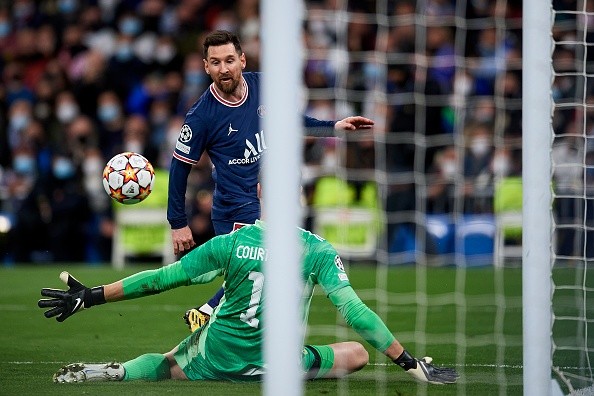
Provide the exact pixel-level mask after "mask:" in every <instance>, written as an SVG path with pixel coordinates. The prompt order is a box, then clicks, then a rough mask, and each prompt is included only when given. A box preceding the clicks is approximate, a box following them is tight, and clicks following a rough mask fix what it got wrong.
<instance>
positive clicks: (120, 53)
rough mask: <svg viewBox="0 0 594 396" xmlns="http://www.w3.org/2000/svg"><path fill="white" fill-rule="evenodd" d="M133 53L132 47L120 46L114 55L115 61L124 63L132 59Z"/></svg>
mask: <svg viewBox="0 0 594 396" xmlns="http://www.w3.org/2000/svg"><path fill="white" fill-rule="evenodd" d="M133 55H134V53H133V52H132V47H131V46H130V45H127V44H125V45H120V46H119V47H118V48H117V50H116V53H115V56H116V59H117V60H119V61H120V62H126V61H129V60H130V59H132V56H133Z"/></svg>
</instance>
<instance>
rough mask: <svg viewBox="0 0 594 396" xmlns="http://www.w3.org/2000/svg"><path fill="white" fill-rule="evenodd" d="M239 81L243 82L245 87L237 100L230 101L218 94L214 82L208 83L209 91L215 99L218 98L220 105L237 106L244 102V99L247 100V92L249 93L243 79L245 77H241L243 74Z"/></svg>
mask: <svg viewBox="0 0 594 396" xmlns="http://www.w3.org/2000/svg"><path fill="white" fill-rule="evenodd" d="M241 83H242V84H243V87H244V88H245V94H244V95H243V97H242V98H241V99H239V100H238V101H237V102H231V101H229V100H226V99H224V98H223V97H222V96H221V95H219V93H218V92H217V90H216V89H215V86H214V82H213V83H211V84H210V92H211V93H212V96H214V98H215V99H216V100H218V101H219V102H220V103H221V104H222V105H225V106H227V107H239V106H241V105H242V104H244V103H245V101H246V100H247V97H248V94H249V88H248V85H247V82H246V81H245V78H243V76H242V77H241Z"/></svg>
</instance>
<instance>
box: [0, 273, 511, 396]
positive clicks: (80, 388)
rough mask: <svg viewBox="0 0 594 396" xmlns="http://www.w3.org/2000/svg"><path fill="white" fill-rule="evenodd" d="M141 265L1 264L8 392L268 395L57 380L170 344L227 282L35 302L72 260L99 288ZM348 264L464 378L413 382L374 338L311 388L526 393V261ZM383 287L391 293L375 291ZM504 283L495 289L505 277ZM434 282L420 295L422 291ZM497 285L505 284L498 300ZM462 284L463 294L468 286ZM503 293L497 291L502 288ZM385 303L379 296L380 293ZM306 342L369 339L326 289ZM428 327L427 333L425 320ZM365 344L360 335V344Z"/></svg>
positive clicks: (414, 347) (216, 387)
mask: <svg viewBox="0 0 594 396" xmlns="http://www.w3.org/2000/svg"><path fill="white" fill-rule="evenodd" d="M143 268H144V267H140V266H132V267H128V268H127V269H126V270H125V271H122V272H118V271H115V270H113V269H111V268H110V267H90V266H61V267H58V266H18V267H11V268H0V395H39V394H43V395H64V394H91V395H112V394H113V395H115V394H125V395H143V396H147V395H157V394H158V395H161V394H182V392H186V391H187V392H193V393H196V392H197V391H203V392H204V393H208V394H210V395H231V394H241V395H251V394H260V393H261V385H259V384H241V385H238V384H230V383H218V382H205V383H190V382H182V381H163V382H160V383H149V382H125V383H124V382H122V383H85V384H75V385H70V384H67V385H57V384H53V383H52V381H51V376H52V374H53V373H54V372H55V371H56V370H57V369H58V368H59V367H60V366H61V365H63V364H65V363H70V362H77V361H82V362H103V361H114V360H115V361H126V360H129V359H132V358H134V357H136V356H138V355H141V354H143V353H147V352H166V351H169V350H171V349H172V348H173V347H174V346H175V345H177V343H178V342H179V341H180V340H181V339H182V338H184V337H185V336H186V335H187V329H186V327H185V325H184V323H183V321H182V319H181V316H182V315H183V312H184V311H185V310H186V309H187V308H188V307H190V306H194V305H197V304H199V303H202V302H204V301H205V300H207V299H208V298H209V297H210V296H211V295H212V294H213V293H214V292H215V291H216V289H217V288H218V287H219V286H220V283H219V282H216V283H213V284H210V285H206V286H202V287H200V286H194V287H185V288H180V289H176V290H172V291H169V292H166V293H162V294H160V295H157V296H151V297H147V298H144V299H138V300H132V301H124V302H120V303H117V304H108V305H104V306H100V307H94V308H92V309H91V310H88V311H84V312H82V313H79V314H77V315H76V316H74V317H73V318H70V319H68V320H67V321H65V322H64V323H57V322H56V321H55V320H53V319H52V320H48V319H45V318H44V317H43V315H42V310H40V309H39V308H37V300H38V299H39V290H40V289H41V288H42V287H56V288H59V287H61V283H60V281H59V279H58V274H59V273H60V271H61V270H63V269H68V270H69V271H70V272H71V273H73V275H75V276H76V277H77V278H78V279H79V280H81V281H83V283H85V284H87V285H89V286H92V285H98V284H104V283H109V282H112V281H114V280H117V279H120V278H122V277H124V276H126V275H128V274H131V273H132V272H136V271H138V270H140V269H143ZM380 271H381V272H380V273H379V274H378V276H376V268H375V267H374V266H363V265H359V266H354V265H353V266H351V267H350V269H349V271H348V272H349V277H350V280H351V283H352V284H353V286H354V287H355V289H356V290H358V291H359V292H360V296H361V298H362V299H363V300H364V301H365V302H366V303H367V304H368V305H369V306H370V307H372V308H378V313H379V314H380V316H382V318H384V320H386V323H387V324H388V327H389V328H390V329H391V330H392V331H393V332H394V334H395V335H396V337H397V338H398V339H399V340H400V341H401V342H402V343H403V344H404V345H405V346H406V347H407V349H409V350H410V351H411V352H412V353H413V354H415V355H422V354H425V353H427V354H430V355H431V356H433V357H434V359H435V362H436V363H437V364H443V365H451V366H455V367H456V368H457V369H458V370H459V372H460V373H461V375H462V377H461V379H460V381H459V383H458V384H456V385H448V386H435V385H433V386H428V387H427V386H424V385H419V384H416V383H415V382H414V381H412V380H411V378H410V377H409V376H408V375H407V374H406V373H405V372H403V371H402V370H401V369H400V368H398V367H396V366H395V365H393V364H391V362H389V361H388V360H387V359H386V358H385V357H384V356H383V355H381V354H377V353H376V352H375V351H374V350H372V348H370V347H369V346H368V345H366V346H367V347H368V350H369V351H370V362H371V363H370V365H369V366H368V367H366V368H365V369H363V370H361V371H360V372H358V373H355V374H353V375H351V376H350V377H349V378H348V380H343V381H336V380H324V381H312V382H308V383H306V384H305V393H306V394H307V395H326V394H330V395H332V394H338V393H342V394H346V393H347V391H348V394H351V395H378V394H390V395H394V394H398V395H417V394H429V395H500V394H508V395H520V394H522V342H521V334H522V333H521V332H522V330H521V324H522V315H521V297H520V296H521V270H519V269H506V270H502V271H500V272H496V271H494V270H493V269H492V268H476V269H468V270H466V271H458V272H456V269H455V268H427V269H426V270H425V269H423V270H417V269H415V268H414V267H398V268H390V269H384V270H380ZM378 279H379V280H380V282H381V284H380V286H381V287H382V288H385V290H387V291H388V293H376V292H375V290H374V287H375V285H376V282H378ZM498 286H500V288H499V289H498V288H497V287H498ZM418 290H426V291H427V293H428V298H427V299H426V300H423V299H418V298H417V296H418V295H417V294H415V291H418ZM498 290H503V291H504V292H505V295H504V298H499V299H497V298H496V297H497V292H498ZM461 291H463V293H462V292H461ZM500 297H501V296H500ZM378 301H383V303H381V304H380V303H379V302H378ZM309 322H310V327H309V331H308V339H307V341H308V342H309V343H313V344H321V343H329V342H334V341H336V340H344V339H352V340H359V341H361V338H360V337H359V336H358V335H357V334H355V333H354V332H352V330H350V329H349V328H347V326H346V325H345V324H344V322H343V321H342V319H341V318H339V317H338V316H337V314H336V310H335V308H334V307H333V306H332V305H331V304H330V303H329V301H328V299H326V298H325V297H324V296H322V295H319V294H318V295H316V296H315V297H314V301H313V303H312V309H311V313H310V321H309ZM420 326H422V327H423V328H426V330H427V331H426V332H425V333H423V332H421V331H418V330H422V329H419V328H418V327H420ZM363 343H364V342H363Z"/></svg>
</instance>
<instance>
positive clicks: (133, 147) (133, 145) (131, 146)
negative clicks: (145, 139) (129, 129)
mask: <svg viewBox="0 0 594 396" xmlns="http://www.w3.org/2000/svg"><path fill="white" fill-rule="evenodd" d="M124 146H125V150H126V151H131V152H133V153H138V154H142V151H143V146H142V144H141V143H140V142H139V141H138V140H130V141H127V142H126V143H125V144H124Z"/></svg>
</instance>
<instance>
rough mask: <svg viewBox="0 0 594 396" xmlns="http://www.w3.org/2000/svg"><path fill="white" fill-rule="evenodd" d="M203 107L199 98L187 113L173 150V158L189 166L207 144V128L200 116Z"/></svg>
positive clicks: (196, 159) (193, 163) (205, 120)
mask: <svg viewBox="0 0 594 396" xmlns="http://www.w3.org/2000/svg"><path fill="white" fill-rule="evenodd" d="M204 106H205V105H203V98H200V100H199V101H198V103H197V104H196V105H195V106H194V107H192V109H190V111H188V114H187V115H186V119H185V120H184V124H183V125H182V127H181V130H180V132H179V137H178V138H177V141H176V142H175V150H173V158H175V159H177V160H179V161H182V162H185V163H187V164H190V165H195V164H196V163H197V162H198V160H199V159H200V156H202V153H203V152H204V150H205V149H206V146H207V144H208V138H209V136H208V131H209V126H208V120H207V118H205V116H204V115H203V114H202V112H203V111H204V110H203V108H204Z"/></svg>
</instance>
